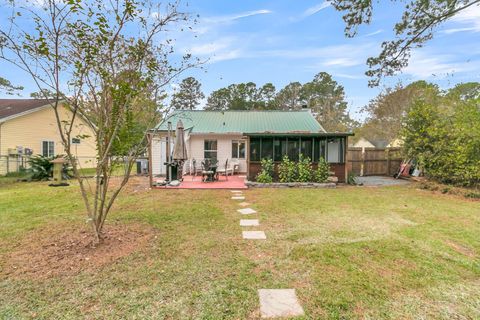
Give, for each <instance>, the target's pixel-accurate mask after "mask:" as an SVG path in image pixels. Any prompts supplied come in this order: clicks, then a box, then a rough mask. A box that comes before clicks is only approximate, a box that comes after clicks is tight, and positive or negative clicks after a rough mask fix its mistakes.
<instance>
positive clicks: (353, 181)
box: [347, 172, 358, 186]
mask: <svg viewBox="0 0 480 320" xmlns="http://www.w3.org/2000/svg"><path fill="white" fill-rule="evenodd" d="M356 179H357V175H356V174H355V173H354V172H349V173H348V176H347V184H350V185H352V186H356V185H357V184H358V183H357V180H356Z"/></svg>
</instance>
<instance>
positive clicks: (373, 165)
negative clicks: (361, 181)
mask: <svg viewBox="0 0 480 320" xmlns="http://www.w3.org/2000/svg"><path fill="white" fill-rule="evenodd" d="M347 163H348V171H349V172H353V173H354V174H355V175H357V176H392V175H394V174H395V173H396V172H397V171H398V168H399V167H400V164H401V163H402V156H401V149H400V148H386V149H379V148H352V147H351V148H348V153H347Z"/></svg>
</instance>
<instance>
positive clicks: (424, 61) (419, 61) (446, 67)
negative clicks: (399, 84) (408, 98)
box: [403, 52, 480, 79]
mask: <svg viewBox="0 0 480 320" xmlns="http://www.w3.org/2000/svg"><path fill="white" fill-rule="evenodd" d="M455 58H456V56H453V55H447V54H441V55H435V54H432V53H427V52H414V53H413V54H412V57H411V59H410V63H409V65H408V66H407V67H406V68H405V69H404V70H403V73H405V74H408V75H411V76H412V77H413V78H415V79H432V78H437V79H443V78H446V77H448V76H451V75H452V74H456V73H462V72H470V71H474V70H478V69H479V67H480V64H479V62H480V61H471V62H470V61H458V60H455ZM457 58H458V57H457Z"/></svg>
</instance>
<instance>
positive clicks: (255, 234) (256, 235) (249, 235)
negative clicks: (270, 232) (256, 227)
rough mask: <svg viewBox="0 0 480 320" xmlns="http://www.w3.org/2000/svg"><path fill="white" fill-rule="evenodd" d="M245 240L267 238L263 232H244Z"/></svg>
mask: <svg viewBox="0 0 480 320" xmlns="http://www.w3.org/2000/svg"><path fill="white" fill-rule="evenodd" d="M242 236H243V239H249V240H265V239H267V236H266V235H265V232H263V231H242Z"/></svg>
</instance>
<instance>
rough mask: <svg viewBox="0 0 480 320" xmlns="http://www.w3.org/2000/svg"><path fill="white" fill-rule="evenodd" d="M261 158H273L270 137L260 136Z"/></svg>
mask: <svg viewBox="0 0 480 320" xmlns="http://www.w3.org/2000/svg"><path fill="white" fill-rule="evenodd" d="M262 159H273V139H272V138H262Z"/></svg>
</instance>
